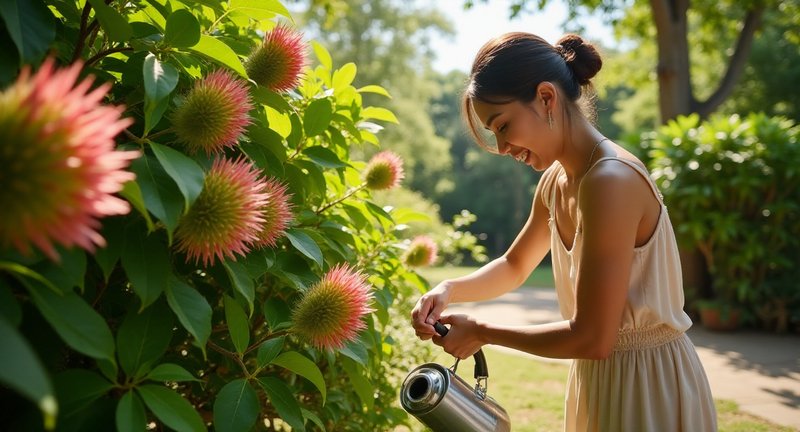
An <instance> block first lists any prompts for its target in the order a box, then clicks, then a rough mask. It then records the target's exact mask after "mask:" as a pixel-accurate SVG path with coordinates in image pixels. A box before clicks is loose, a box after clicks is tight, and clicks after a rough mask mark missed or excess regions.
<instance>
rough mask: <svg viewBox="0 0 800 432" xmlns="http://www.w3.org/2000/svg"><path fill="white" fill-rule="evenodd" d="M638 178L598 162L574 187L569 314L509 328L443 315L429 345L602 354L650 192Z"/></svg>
mask: <svg viewBox="0 0 800 432" xmlns="http://www.w3.org/2000/svg"><path fill="white" fill-rule="evenodd" d="M637 178H639V175H638V174H637V173H635V172H634V171H632V170H631V169H626V168H624V167H621V166H620V165H619V164H617V163H602V164H600V165H598V166H597V167H596V169H594V170H592V172H591V173H590V174H589V175H588V176H587V178H586V181H584V182H583V183H584V184H583V186H582V188H581V192H580V196H579V199H578V205H579V208H580V209H581V212H582V221H583V222H582V223H583V233H582V236H583V248H582V251H581V266H580V268H579V269H578V278H577V291H576V306H575V311H574V315H573V317H572V319H570V320H564V321H560V322H554V323H549V324H543V325H534V326H524V327H513V326H501V325H494V324H490V323H479V322H477V321H475V320H473V319H471V318H469V317H466V316H463V315H462V316H452V317H443V318H442V320H441V321H442V322H444V323H449V324H451V330H450V333H448V335H447V337H446V338H440V337H438V336H436V337H434V342H436V343H438V344H441V345H443V346H444V347H445V350H446V351H447V352H449V353H451V354H453V355H455V356H457V357H460V358H466V357H469V356H471V355H472V354H473V353H474V352H475V351H477V349H478V348H480V346H482V345H483V344H494V345H503V346H507V347H510V348H514V349H518V350H521V351H525V352H528V353H532V354H536V355H541V356H546V357H553V358H591V359H600V358H605V357H607V356H608V355H609V354H610V353H611V352H612V350H613V347H614V344H615V343H616V339H617V332H618V329H619V325H620V320H621V317H622V312H623V308H624V307H625V302H626V296H627V291H628V284H629V279H630V273H631V265H632V262H633V254H634V247H635V245H636V233H637V229H638V226H639V223H640V221H641V220H642V216H643V214H644V209H645V206H646V205H648V204H652V203H651V202H649V201H648V200H654V199H655V198H654V197H653V196H652V193H651V192H650V190H649V186H647V185H646V184H645V183H644V182H643V181H641V180H637Z"/></svg>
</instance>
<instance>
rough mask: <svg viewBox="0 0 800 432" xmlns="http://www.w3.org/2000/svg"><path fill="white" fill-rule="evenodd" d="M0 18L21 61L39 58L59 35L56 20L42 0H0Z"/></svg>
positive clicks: (32, 60) (29, 61) (28, 61)
mask: <svg viewBox="0 0 800 432" xmlns="http://www.w3.org/2000/svg"><path fill="white" fill-rule="evenodd" d="M0 17H2V18H3V21H4V22H5V28H6V31H8V34H9V36H10V37H11V40H13V41H14V45H16V46H17V52H18V53H19V59H20V60H21V62H22V63H32V62H35V61H37V60H39V59H40V58H41V57H42V56H43V55H44V54H45V53H46V52H47V49H48V48H50V45H51V44H52V43H53V40H54V39H55V37H56V21H55V19H54V18H53V14H52V13H51V12H50V10H49V9H48V8H47V6H46V5H45V4H44V2H43V1H42V0H26V1H14V0H3V1H0ZM4 49H5V48H4Z"/></svg>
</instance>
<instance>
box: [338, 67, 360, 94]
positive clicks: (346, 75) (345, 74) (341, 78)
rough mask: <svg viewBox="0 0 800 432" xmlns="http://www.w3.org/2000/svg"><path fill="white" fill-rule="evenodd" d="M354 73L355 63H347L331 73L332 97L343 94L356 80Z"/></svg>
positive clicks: (355, 69)
mask: <svg viewBox="0 0 800 432" xmlns="http://www.w3.org/2000/svg"><path fill="white" fill-rule="evenodd" d="M356 71H357V68H356V64H355V63H347V64H345V65H344V66H342V67H341V68H339V69H338V70H336V71H334V72H333V88H334V95H338V94H339V93H341V92H343V91H344V90H345V89H347V87H349V86H350V84H352V83H353V80H354V79H355V78H356Z"/></svg>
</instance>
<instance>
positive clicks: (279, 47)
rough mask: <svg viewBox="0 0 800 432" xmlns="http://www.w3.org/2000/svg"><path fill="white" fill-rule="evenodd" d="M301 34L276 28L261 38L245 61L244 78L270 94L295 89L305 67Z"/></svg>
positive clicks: (284, 28)
mask: <svg viewBox="0 0 800 432" xmlns="http://www.w3.org/2000/svg"><path fill="white" fill-rule="evenodd" d="M305 51H306V45H305V43H304V42H303V35H302V34H300V33H298V32H297V31H295V30H292V29H291V28H289V27H286V26H284V25H278V26H277V27H275V28H274V29H272V31H270V32H269V33H267V34H266V36H264V43H263V44H261V46H259V47H258V48H256V49H255V50H254V51H253V53H252V54H250V58H248V59H247V62H246V64H245V68H246V69H247V75H248V76H249V77H250V78H251V79H252V80H253V81H255V82H256V83H258V85H260V86H263V87H267V88H268V89H270V90H273V91H287V90H291V89H293V88H295V87H297V84H298V82H299V81H300V72H301V71H302V69H303V66H305V65H306V54H305Z"/></svg>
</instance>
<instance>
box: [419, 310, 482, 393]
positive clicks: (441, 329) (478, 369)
mask: <svg viewBox="0 0 800 432" xmlns="http://www.w3.org/2000/svg"><path fill="white" fill-rule="evenodd" d="M433 328H434V330H436V333H439V336H442V337H444V336H445V335H447V332H449V331H450V330H449V329H448V328H447V327H445V326H444V324H442V323H441V322H439V321H436V322H435V323H433ZM472 358H473V359H475V379H479V378H488V377H489V367H488V366H487V365H486V357H485V356H484V355H483V350H482V349H479V350H478V352H476V353H475V354H473V355H472Z"/></svg>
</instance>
